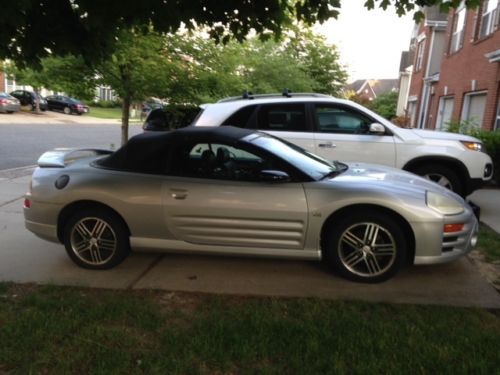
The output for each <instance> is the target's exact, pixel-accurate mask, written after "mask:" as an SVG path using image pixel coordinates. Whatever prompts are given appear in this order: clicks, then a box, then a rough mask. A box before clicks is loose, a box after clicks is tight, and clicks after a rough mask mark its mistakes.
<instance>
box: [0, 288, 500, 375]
mask: <svg viewBox="0 0 500 375" xmlns="http://www.w3.org/2000/svg"><path fill="white" fill-rule="evenodd" d="M0 343H1V345H0V373H3V372H8V373H10V372H13V373H22V374H24V373H103V374H107V373H147V374H149V373H158V374H167V373H168V374H186V373H193V374H198V373H201V374H212V373H217V374H221V373H231V374H234V373H244V374H247V373H248V374H251V373H266V374H273V373H275V374H281V373H292V374H326V373H370V374H377V373H383V374H386V373H392V374H403V373H411V374H413V373H437V374H440V373H450V374H451V373H453V374H455V373H461V374H464V373H476V374H494V373H498V369H500V356H499V355H498V350H499V348H500V319H499V312H498V311H496V312H488V311H485V310H479V309H466V308H452V307H438V306H413V305H389V304H372V303H360V302H339V301H325V300H318V299H274V298H250V297H229V296H211V295H199V294H187V293H186V294H183V293H175V294H174V293H168V292H159V291H108V290H94V289H83V288H68V287H54V286H45V287H37V286H33V285H16V284H5V283H3V284H0Z"/></svg>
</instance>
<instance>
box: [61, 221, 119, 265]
mask: <svg viewBox="0 0 500 375" xmlns="http://www.w3.org/2000/svg"><path fill="white" fill-rule="evenodd" d="M70 244H71V249H72V251H73V253H74V254H75V256H76V257H78V258H79V259H80V260H81V261H82V262H84V263H87V264H89V265H93V266H98V265H103V264H106V263H107V262H108V261H109V260H110V259H111V258H112V257H113V255H114V254H115V252H116V249H117V236H116V234H115V232H114V231H113V228H112V227H111V226H110V225H109V224H108V223H107V222H106V221H104V220H102V219H100V218H96V217H85V218H82V219H81V220H79V221H78V222H77V223H76V224H75V225H74V226H73V228H72V230H71V235H70Z"/></svg>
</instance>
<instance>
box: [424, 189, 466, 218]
mask: <svg viewBox="0 0 500 375" xmlns="http://www.w3.org/2000/svg"><path fill="white" fill-rule="evenodd" d="M425 200H426V203H427V207H430V208H432V209H433V210H435V211H437V212H439V213H440V214H442V215H458V214H461V213H462V212H464V206H463V205H462V204H460V203H459V202H457V201H456V200H454V199H453V198H450V197H447V196H446V195H441V194H438V193H434V192H432V191H427V192H426V194H425Z"/></svg>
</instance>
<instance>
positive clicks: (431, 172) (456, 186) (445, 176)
mask: <svg viewBox="0 0 500 375" xmlns="http://www.w3.org/2000/svg"><path fill="white" fill-rule="evenodd" d="M412 172H413V173H415V174H418V175H419V176H422V177H424V178H426V179H428V180H431V181H433V182H435V183H437V184H438V185H441V186H443V187H445V188H447V189H450V190H451V191H454V192H455V193H457V194H458V195H460V196H462V197H463V196H464V186H463V184H462V182H461V181H460V179H459V178H458V175H457V174H456V173H455V172H454V171H453V170H452V169H450V168H448V167H445V166H443V165H439V164H438V165H423V166H420V167H418V168H415V170H413V171H412Z"/></svg>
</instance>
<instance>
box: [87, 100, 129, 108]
mask: <svg viewBox="0 0 500 375" xmlns="http://www.w3.org/2000/svg"><path fill="white" fill-rule="evenodd" d="M92 106H93V107H99V108H118V107H121V106H122V102H121V100H98V101H96V102H94V103H92Z"/></svg>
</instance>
